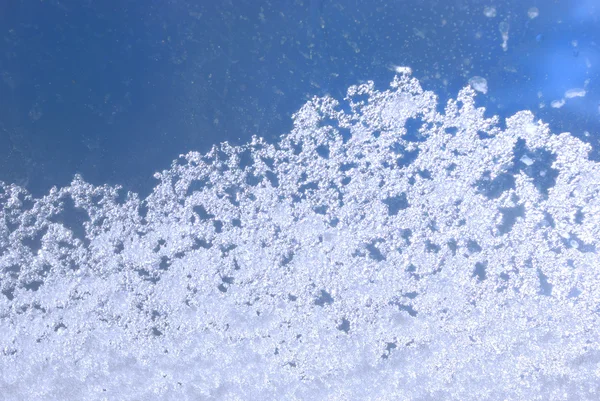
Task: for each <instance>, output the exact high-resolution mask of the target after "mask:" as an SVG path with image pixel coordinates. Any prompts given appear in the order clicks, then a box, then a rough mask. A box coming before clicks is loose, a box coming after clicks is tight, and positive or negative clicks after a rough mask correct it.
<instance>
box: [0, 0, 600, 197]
mask: <svg viewBox="0 0 600 401" xmlns="http://www.w3.org/2000/svg"><path fill="white" fill-rule="evenodd" d="M496 3H501V4H497V5H496V9H497V12H496V17H494V18H488V17H486V16H485V15H484V13H483V8H484V6H487V5H488V4H487V3H486V4H483V3H481V2H480V1H478V0H424V1H419V2H416V1H409V0H399V1H394V2H391V1H387V0H372V1H357V0H340V1H335V0H281V1H267V0H229V1H215V2H205V1H200V2H198V1H191V0H181V1H179V0H171V1H168V2H165V1H158V0H149V1H139V0H138V1H132V0H120V1H116V0H102V1H100V0H64V1H58V0H45V1H35V2H17V1H4V2H0V27H2V31H1V33H2V36H3V38H2V39H3V40H2V41H1V42H0V50H1V51H0V77H1V78H2V79H1V80H0V95H1V96H0V180H3V181H6V182H15V183H19V184H22V185H26V186H27V188H28V189H29V190H31V191H32V192H34V193H36V194H41V193H44V192H46V191H47V190H48V189H49V188H50V187H51V186H53V185H58V186H62V185H66V184H68V183H69V182H70V181H71V179H72V177H73V174H75V173H81V174H82V175H83V177H84V179H85V180H87V181H90V182H92V183H94V184H103V183H110V184H123V185H124V186H125V187H126V188H127V189H130V190H134V191H138V192H141V193H142V195H145V194H147V193H148V192H149V191H150V190H151V188H152V187H153V186H154V184H155V182H154V179H152V178H151V176H152V173H153V172H154V171H156V170H162V169H165V168H168V167H169V165H170V163H171V161H172V160H173V159H175V158H177V156H178V155H179V154H180V153H185V152H187V151H189V150H199V151H206V150H208V149H209V148H210V147H211V146H212V145H213V144H214V143H218V142H221V141H230V142H232V143H236V144H239V143H245V142H247V141H248V140H249V139H250V137H251V136H252V135H255V134H256V135H260V136H263V137H266V138H267V139H268V140H271V141H273V140H275V139H276V138H277V137H278V136H279V135H281V134H283V133H285V132H287V131H288V130H289V129H290V128H291V120H290V117H291V114H292V113H294V112H295V111H296V110H297V109H298V108H299V107H300V106H301V105H302V104H303V103H304V102H305V101H306V100H307V99H308V98H310V97H311V96H313V95H325V94H331V95H333V96H334V97H336V98H340V99H341V98H342V97H343V96H344V93H345V90H346V88H347V87H348V86H349V85H352V84H356V83H360V82H363V81H365V80H374V81H375V83H376V86H377V87H378V88H386V87H387V84H388V83H389V81H390V80H391V79H392V77H393V74H394V72H393V69H394V66H398V65H400V66H402V65H407V66H410V67H411V68H412V69H413V72H414V76H415V77H417V78H418V79H419V80H421V82H422V85H423V86H424V87H425V88H426V89H430V90H433V91H435V92H436V93H437V94H438V95H439V98H440V101H441V105H440V109H441V108H443V105H444V104H445V101H446V100H447V99H448V98H450V97H455V96H456V94H457V92H458V90H459V89H460V88H461V87H463V86H464V85H466V84H467V82H468V80H469V78H471V77H473V76H476V75H479V76H482V77H485V78H486V79H487V81H488V87H489V91H488V93H487V94H486V95H479V96H478V104H480V105H483V106H486V107H487V108H488V113H489V114H499V115H500V116H501V117H506V116H509V115H511V114H513V113H514V112H515V111H518V110H521V109H531V110H533V111H534V112H535V113H536V116H537V117H539V118H542V119H544V120H545V121H547V122H549V123H550V125H551V127H552V129H553V130H554V131H555V132H562V131H571V132H573V134H574V135H576V136H578V137H580V138H582V139H583V140H585V141H587V142H590V143H592V144H593V145H594V151H593V153H592V156H593V157H594V158H596V159H600V157H599V153H598V150H599V149H600V143H599V141H600V135H598V134H597V133H598V131H599V128H600V121H599V110H598V106H599V103H600V95H599V94H598V89H599V85H600V84H599V83H598V75H599V71H600V68H599V67H598V66H600V50H599V48H598V44H599V43H600V28H599V27H600V24H599V23H598V22H599V21H598V18H599V14H600V5H599V4H597V2H596V1H593V0H557V1H552V2H542V1H531V2H522V1H520V0H507V1H502V2H496ZM532 6H537V7H538V8H539V16H538V17H537V18H535V19H530V18H529V17H528V16H527V10H528V9H529V8H530V7H532ZM502 22H505V23H508V25H509V27H510V28H509V40H508V47H507V50H506V51H504V50H503V49H502V47H501V43H502V38H501V34H500V30H499V26H500V24H501V23H502ZM586 82H587V83H586ZM577 87H585V89H586V91H587V94H586V96H585V97H584V98H574V99H567V102H566V104H565V106H563V107H562V108H560V109H554V108H551V107H550V103H551V101H552V100H557V99H560V98H561V97H563V95H564V92H565V91H566V90H568V89H570V88H577ZM538 94H540V96H539V95H538ZM540 103H544V104H545V108H542V109H540V108H539V105H540ZM586 131H587V134H586ZM407 158H408V159H410V155H405V158H404V159H401V160H400V159H399V163H404V162H406V159H407ZM534 167H536V166H534ZM269 179H272V178H269ZM544 185H546V184H544ZM544 185H542V187H544ZM490 191H492V192H493V189H490ZM490 195H491V196H493V194H492V193H491V194H490Z"/></svg>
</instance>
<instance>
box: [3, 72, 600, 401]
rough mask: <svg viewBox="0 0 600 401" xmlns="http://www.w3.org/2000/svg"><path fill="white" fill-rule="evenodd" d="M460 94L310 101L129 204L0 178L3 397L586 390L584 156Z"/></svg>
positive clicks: (597, 207)
mask: <svg viewBox="0 0 600 401" xmlns="http://www.w3.org/2000/svg"><path fill="white" fill-rule="evenodd" d="M474 97H475V91H474V90H473V89H472V88H471V87H467V88H465V89H463V90H461V91H460V93H459V94H458V97H457V99H456V100H450V101H449V102H448V104H447V105H446V107H445V111H444V112H443V113H440V112H439V111H438V108H437V103H436V102H437V101H436V99H437V97H436V96H435V94H433V93H432V92H428V91H424V90H423V89H422V88H421V87H420V85H419V83H418V81H417V80H415V79H414V78H411V77H410V76H409V75H407V74H404V75H402V76H400V77H397V78H395V79H394V81H393V82H392V83H391V88H390V89H389V90H385V91H378V90H376V89H375V88H374V84H373V82H368V83H365V84H362V85H358V86H353V87H351V88H349V90H348V96H347V98H346V99H345V100H344V101H345V102H347V103H346V104H340V103H339V102H338V101H337V100H334V99H333V98H331V97H324V98H314V99H312V100H311V101H309V102H307V103H306V104H305V105H304V106H303V107H302V108H301V109H300V110H299V111H298V112H297V113H296V114H295V115H294V127H293V129H292V130H291V132H290V133H288V134H286V135H284V136H282V137H281V139H280V140H279V142H278V143H277V144H272V143H268V142H266V141H264V140H262V139H260V138H258V137H255V138H253V139H252V141H251V142H250V143H248V144H247V145H244V146H232V145H230V144H228V143H223V144H221V145H219V146H215V147H214V148H213V149H212V150H211V151H210V152H208V153H206V154H200V153H197V152H190V153H188V154H185V155H182V156H181V157H180V158H178V159H177V160H176V161H174V162H173V164H172V165H171V167H170V168H169V169H166V170H164V171H161V172H158V173H157V174H156V178H157V180H158V183H157V185H156V187H155V188H154V190H153V193H152V194H151V195H149V196H148V197H147V198H145V199H140V198H139V197H138V196H137V195H136V194H135V193H131V192H129V193H125V192H124V191H123V189H121V188H118V187H111V186H108V185H103V186H93V185H91V184H89V183H87V182H85V181H84V179H83V178H82V177H80V176H76V177H75V179H74V180H73V182H72V183H71V185H69V186H67V187H64V188H53V189H52V190H51V191H50V192H49V193H48V194H47V195H46V196H44V197H42V198H39V199H36V198H33V197H32V196H31V195H30V194H28V193H27V192H26V191H25V190H24V189H22V188H20V187H19V186H16V185H9V184H4V183H0V272H1V281H0V287H1V288H0V291H1V293H0V350H1V351H0V372H2V375H0V389H1V391H2V397H3V399H7V400H22V399H27V400H48V399H57V400H67V399H86V400H96V399H97V400H101V399H111V400H112V399H118V400H140V399H194V400H196V399H247V400H262V399H264V400H271V399H311V398H312V399H331V400H347V399H354V400H360V399H377V400H416V399H421V400H425V399H428V400H433V399H436V400H474V399H477V400H492V399H494V400H495V399H512V400H517V399H518V400H525V399H528V400H533V399H543V400H559V399H561V400H562V399H567V398H569V399H581V400H583V399H594V397H593V396H594V395H595V394H598V392H599V391H600V379H599V377H598V368H597V362H598V355H600V332H599V331H598V329H597V328H598V313H599V312H598V286H599V285H600V275H598V272H597V269H598V266H600V260H599V258H598V254H597V252H596V249H597V247H598V246H599V245H600V244H599V243H598V238H600V224H599V219H600V196H598V192H599V191H600V187H599V186H598V183H599V182H600V167H599V166H598V164H597V163H595V162H593V161H591V160H589V159H588V152H589V151H590V146H589V145H587V144H585V143H583V142H581V141H580V140H579V139H577V138H575V137H574V136H572V135H570V134H568V133H562V134H559V135H554V134H551V133H550V131H549V129H548V126H547V125H545V124H543V123H541V122H539V121H535V120H534V117H533V115H532V113H530V112H519V113H517V114H516V115H515V116H513V117H511V118H509V119H508V120H507V121H506V124H505V125H504V124H502V125H501V124H500V121H499V119H498V118H497V117H493V118H487V117H485V112H484V111H485V110H484V109H483V108H477V107H476V106H475V101H474ZM502 127H505V128H502ZM528 158H529V159H530V160H533V159H532V158H535V163H521V162H519V160H521V161H525V160H527V159H528ZM541 171H544V172H545V174H544V175H542V174H541ZM573 241H575V243H576V246H575V245H573ZM563 394H568V397H566V396H563Z"/></svg>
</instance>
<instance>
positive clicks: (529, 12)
mask: <svg viewBox="0 0 600 401" xmlns="http://www.w3.org/2000/svg"><path fill="white" fill-rule="evenodd" d="M539 15H540V10H539V9H538V8H537V7H530V8H529V10H527V16H528V17H529V18H530V19H534V18H537V17H538V16H539Z"/></svg>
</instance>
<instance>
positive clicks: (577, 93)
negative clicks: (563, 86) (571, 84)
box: [565, 88, 586, 99]
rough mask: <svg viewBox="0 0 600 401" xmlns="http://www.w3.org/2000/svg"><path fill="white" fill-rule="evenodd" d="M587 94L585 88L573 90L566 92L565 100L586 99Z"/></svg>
mask: <svg viewBox="0 0 600 401" xmlns="http://www.w3.org/2000/svg"><path fill="white" fill-rule="evenodd" d="M585 94H586V91H585V89H583V88H572V89H569V90H567V91H566V92H565V98H567V99H572V98H574V97H584V96H585Z"/></svg>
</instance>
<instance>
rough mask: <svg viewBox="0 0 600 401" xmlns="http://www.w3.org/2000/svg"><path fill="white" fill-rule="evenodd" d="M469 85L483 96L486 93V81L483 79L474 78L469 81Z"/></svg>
mask: <svg viewBox="0 0 600 401" xmlns="http://www.w3.org/2000/svg"><path fill="white" fill-rule="evenodd" d="M469 85H471V86H472V87H473V89H475V90H476V91H477V92H481V93H484V94H485V93H487V91H488V85H487V80H486V79H485V78H483V77H479V76H475V77H473V78H471V79H469Z"/></svg>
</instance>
